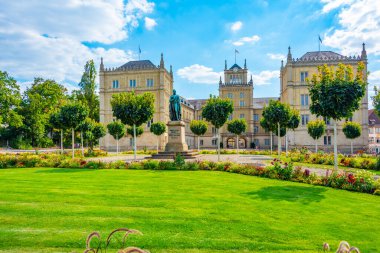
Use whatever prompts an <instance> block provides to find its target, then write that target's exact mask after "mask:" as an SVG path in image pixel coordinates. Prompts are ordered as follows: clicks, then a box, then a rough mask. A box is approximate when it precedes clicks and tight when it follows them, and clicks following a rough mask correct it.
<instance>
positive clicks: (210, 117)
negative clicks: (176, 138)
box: [202, 96, 234, 161]
mask: <svg viewBox="0 0 380 253" xmlns="http://www.w3.org/2000/svg"><path fill="white" fill-rule="evenodd" d="M233 111H234V108H233V104H232V101H231V100H230V99H222V98H220V97H215V96H214V97H212V96H210V99H209V100H208V101H207V103H206V105H205V106H204V107H203V108H202V117H203V118H204V119H206V120H207V121H209V122H211V124H212V125H214V127H215V128H216V130H217V134H218V138H217V145H218V161H220V132H219V129H220V128H221V127H222V126H223V125H224V124H225V123H226V122H227V119H228V116H230V114H231V113H232V112H233Z"/></svg>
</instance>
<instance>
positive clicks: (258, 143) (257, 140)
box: [253, 139, 260, 147]
mask: <svg viewBox="0 0 380 253" xmlns="http://www.w3.org/2000/svg"><path fill="white" fill-rule="evenodd" d="M253 142H254V143H255V145H256V147H257V146H259V145H260V141H259V139H254V140H253Z"/></svg>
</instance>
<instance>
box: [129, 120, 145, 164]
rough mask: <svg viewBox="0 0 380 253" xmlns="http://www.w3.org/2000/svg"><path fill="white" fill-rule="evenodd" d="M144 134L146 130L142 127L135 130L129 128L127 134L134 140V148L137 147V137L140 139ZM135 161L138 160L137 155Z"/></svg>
mask: <svg viewBox="0 0 380 253" xmlns="http://www.w3.org/2000/svg"><path fill="white" fill-rule="evenodd" d="M143 133H144V128H143V127H142V126H139V127H135V128H133V127H127V134H129V135H130V136H132V138H133V147H135V144H136V139H137V137H140V136H141V135H142V134H143ZM135 159H136V155H135Z"/></svg>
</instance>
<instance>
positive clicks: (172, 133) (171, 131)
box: [165, 121, 189, 152]
mask: <svg viewBox="0 0 380 253" xmlns="http://www.w3.org/2000/svg"><path fill="white" fill-rule="evenodd" d="M167 126H168V143H167V144H166V146H165V152H184V151H188V149H189V148H188V146H187V144H186V139H185V122H183V121H169V122H168V124H167Z"/></svg>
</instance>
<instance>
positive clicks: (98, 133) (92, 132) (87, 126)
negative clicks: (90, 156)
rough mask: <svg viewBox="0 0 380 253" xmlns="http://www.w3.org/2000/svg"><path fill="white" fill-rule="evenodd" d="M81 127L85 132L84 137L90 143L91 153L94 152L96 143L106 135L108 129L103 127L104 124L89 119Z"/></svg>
mask: <svg viewBox="0 0 380 253" xmlns="http://www.w3.org/2000/svg"><path fill="white" fill-rule="evenodd" d="M81 127H82V131H83V137H84V139H86V140H87V141H88V143H89V152H93V151H94V146H95V144H96V142H97V141H98V140H99V139H100V138H102V137H104V136H105V135H106V128H105V127H104V126H103V124H101V123H99V122H96V121H95V120H93V119H90V118H87V119H86V120H85V121H84V124H82V125H81ZM82 147H83V143H82Z"/></svg>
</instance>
